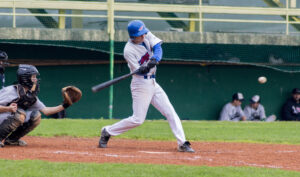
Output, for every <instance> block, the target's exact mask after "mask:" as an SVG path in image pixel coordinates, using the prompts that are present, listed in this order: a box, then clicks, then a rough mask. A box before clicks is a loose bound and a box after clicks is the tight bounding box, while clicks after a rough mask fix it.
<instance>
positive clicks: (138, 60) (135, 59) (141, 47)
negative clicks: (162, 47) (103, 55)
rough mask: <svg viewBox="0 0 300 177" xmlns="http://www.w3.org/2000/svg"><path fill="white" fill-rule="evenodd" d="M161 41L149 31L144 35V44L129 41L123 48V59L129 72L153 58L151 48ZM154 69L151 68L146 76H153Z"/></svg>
mask: <svg viewBox="0 0 300 177" xmlns="http://www.w3.org/2000/svg"><path fill="white" fill-rule="evenodd" d="M161 42H162V40H161V39H159V38H157V37H156V36H155V35H153V34H152V33H151V32H150V31H149V32H148V33H147V34H146V36H145V38H144V42H143V43H141V44H135V43H133V42H132V41H131V39H129V41H128V42H127V43H126V45H125V48H124V58H125V59H126V61H127V63H128V67H129V68H130V71H131V72H134V71H135V70H137V69H139V67H140V66H142V65H143V66H145V65H146V64H147V62H148V61H149V60H150V58H151V57H152V56H153V51H152V48H153V46H155V45H156V44H158V43H161ZM155 72H156V67H154V68H152V69H151V70H150V72H149V73H148V74H147V75H152V74H155Z"/></svg>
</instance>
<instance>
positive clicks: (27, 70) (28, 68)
mask: <svg viewBox="0 0 300 177" xmlns="http://www.w3.org/2000/svg"><path fill="white" fill-rule="evenodd" d="M32 75H36V76H39V75H40V73H39V71H38V70H37V69H36V67H35V66H33V65H26V64H20V65H19V68H18V71H17V78H18V83H19V84H21V85H22V86H25V87H27V88H28V89H29V90H31V91H32V92H36V93H38V92H39V85H40V79H37V82H36V83H34V82H32V80H31V77H32Z"/></svg>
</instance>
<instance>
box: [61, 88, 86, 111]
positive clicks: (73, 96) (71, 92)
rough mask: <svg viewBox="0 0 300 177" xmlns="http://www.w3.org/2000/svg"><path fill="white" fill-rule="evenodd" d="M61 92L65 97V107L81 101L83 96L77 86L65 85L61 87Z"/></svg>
mask: <svg viewBox="0 0 300 177" xmlns="http://www.w3.org/2000/svg"><path fill="white" fill-rule="evenodd" d="M61 93H62V96H63V99H64V101H63V104H62V106H63V107H64V108H65V109H66V108H68V107H69V106H71V105H72V104H73V103H76V102H77V101H79V100H80V98H81V96H82V93H81V90H80V89H79V88H77V87H75V86H67V87H64V88H62V89H61Z"/></svg>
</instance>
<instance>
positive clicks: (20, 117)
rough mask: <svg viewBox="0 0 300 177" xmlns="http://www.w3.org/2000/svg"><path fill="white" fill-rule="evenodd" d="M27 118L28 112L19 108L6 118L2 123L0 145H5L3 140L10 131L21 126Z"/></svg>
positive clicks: (0, 126)
mask: <svg viewBox="0 0 300 177" xmlns="http://www.w3.org/2000/svg"><path fill="white" fill-rule="evenodd" d="M25 118H26V112H25V111H24V110H21V109H18V110H17V112H16V113H13V114H11V115H9V116H8V117H7V119H5V120H4V121H3V122H2V123H1V125H0V147H3V146H4V145H3V144H2V140H4V139H5V138H6V137H7V136H8V135H9V134H10V133H12V132H13V131H15V130H16V129H17V128H18V127H20V126H21V125H22V124H23V122H24V121H25Z"/></svg>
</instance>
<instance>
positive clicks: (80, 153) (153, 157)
mask: <svg viewBox="0 0 300 177" xmlns="http://www.w3.org/2000/svg"><path fill="white" fill-rule="evenodd" d="M138 152H142V153H148V154H152V155H154V156H146V157H145V156H141V155H121V154H112V153H109V154H98V153H90V152H78V151H47V153H50V154H68V155H84V156H93V157H96V156H106V157H115V158H140V159H147V158H148V159H149V158H150V159H169V160H190V161H195V160H206V161H210V162H211V161H213V159H211V158H205V157H201V156H193V157H177V156H172V155H168V156H161V154H170V153H171V152H154V151H138ZM156 154H158V155H157V156H155V155H156Z"/></svg>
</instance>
